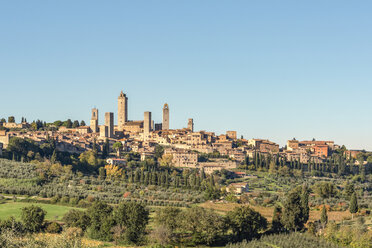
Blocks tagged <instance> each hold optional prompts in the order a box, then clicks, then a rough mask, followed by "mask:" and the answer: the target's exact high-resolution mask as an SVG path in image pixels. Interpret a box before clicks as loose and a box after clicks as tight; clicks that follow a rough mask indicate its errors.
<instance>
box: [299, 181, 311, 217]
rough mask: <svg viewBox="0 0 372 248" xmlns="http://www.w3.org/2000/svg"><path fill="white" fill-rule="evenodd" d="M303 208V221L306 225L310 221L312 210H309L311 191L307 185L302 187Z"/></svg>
mask: <svg viewBox="0 0 372 248" xmlns="http://www.w3.org/2000/svg"><path fill="white" fill-rule="evenodd" d="M301 193H302V194H301V207H302V219H303V222H304V223H306V222H307V221H308V220H309V214H310V208H309V189H308V187H307V185H306V184H304V185H303V186H302V192H301Z"/></svg>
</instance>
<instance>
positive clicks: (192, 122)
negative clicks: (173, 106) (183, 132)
mask: <svg viewBox="0 0 372 248" xmlns="http://www.w3.org/2000/svg"><path fill="white" fill-rule="evenodd" d="M187 129H188V130H190V131H191V132H194V119H192V118H190V119H189V121H188V123H187Z"/></svg>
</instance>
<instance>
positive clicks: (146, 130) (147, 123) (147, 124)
mask: <svg viewBox="0 0 372 248" xmlns="http://www.w3.org/2000/svg"><path fill="white" fill-rule="evenodd" d="M151 123H152V121H151V112H149V111H146V112H145V113H144V118H143V139H144V140H147V139H148V138H149V135H150V132H151Z"/></svg>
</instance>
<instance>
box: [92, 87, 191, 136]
mask: <svg viewBox="0 0 372 248" xmlns="http://www.w3.org/2000/svg"><path fill="white" fill-rule="evenodd" d="M189 125H190V120H189ZM192 126H193V124H192ZM90 128H91V130H92V132H93V133H98V132H99V134H100V136H101V137H108V138H113V137H114V135H115V130H117V131H119V132H123V131H137V132H139V131H143V135H144V138H146V137H148V136H149V134H150V132H151V131H152V130H168V129H169V106H168V104H167V103H166V104H164V107H163V122H162V123H157V124H154V122H153V121H152V118H151V112H149V111H146V112H145V113H144V118H143V121H130V120H128V97H127V96H126V95H125V94H124V93H123V91H121V92H120V95H119V97H118V125H117V126H116V127H115V126H114V113H112V112H107V113H105V124H104V125H101V126H99V124H98V109H97V108H93V109H92V117H91V120H90Z"/></svg>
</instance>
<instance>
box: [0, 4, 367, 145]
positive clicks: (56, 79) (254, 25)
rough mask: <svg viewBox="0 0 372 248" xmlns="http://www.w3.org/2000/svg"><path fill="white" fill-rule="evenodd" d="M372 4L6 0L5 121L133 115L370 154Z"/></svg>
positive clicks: (1, 47) (1, 18)
mask: <svg viewBox="0 0 372 248" xmlns="http://www.w3.org/2000/svg"><path fill="white" fill-rule="evenodd" d="M371 13H372V1H350V0H333V1H331V0H327V1H324V0H318V1H317V0H313V1H298V0H293V1H284V0H282V1H277V0H272V1H262V0H257V1H248V0H244V1H227V0H226V1H216V0H210V1H206V0H203V1H200V0H198V1H190V0H188V1H173V0H172V1H162V0H153V1H124V0H120V1H113V0H110V1H93V0H86V1H78V0H73V1H72V0H71V1H67V0H64V1H45V0H44V1H37V0H33V1H26V0H23V1H18V0H12V1H6V0H0V86H1V87H0V93H1V94H0V97H1V98H0V99H1V105H0V116H1V117H7V116H9V115H15V116H16V120H17V121H19V120H20V118H21V117H22V116H25V117H26V118H27V119H28V120H29V121H30V120H33V119H36V118H39V119H42V120H45V121H47V122H50V121H54V120H57V119H62V120H63V119H67V118H71V119H73V120H74V119H79V120H81V119H84V120H85V121H87V122H88V121H89V118H90V110H91V108H92V107H94V106H96V107H97V108H99V110H100V118H101V120H102V119H103V113H104V112H108V111H111V112H114V113H115V115H116V112H117V97H118V95H119V93H120V91H121V90H124V91H125V92H126V93H127V95H128V96H129V118H130V119H134V120H136V119H142V118H143V112H144V111H152V112H153V118H154V119H155V121H157V122H160V121H161V109H162V106H163V104H164V103H165V102H167V103H168V104H169V106H170V110H171V118H170V119H171V128H181V127H185V126H186V124H187V118H194V122H195V128H196V129H197V130H210V131H215V132H216V133H223V132H225V131H226V130H237V131H238V135H244V137H245V138H268V139H270V140H273V141H275V142H278V143H280V144H281V145H283V144H284V143H285V142H286V140H287V139H291V138H293V137H296V138H297V139H301V140H302V139H312V138H313V137H314V138H316V139H327V140H334V141H335V142H336V143H338V144H345V145H346V146H347V147H348V148H353V149H363V148H365V149H367V150H372V125H371V123H372V99H371V96H372V32H371V27H372V16H371Z"/></svg>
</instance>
